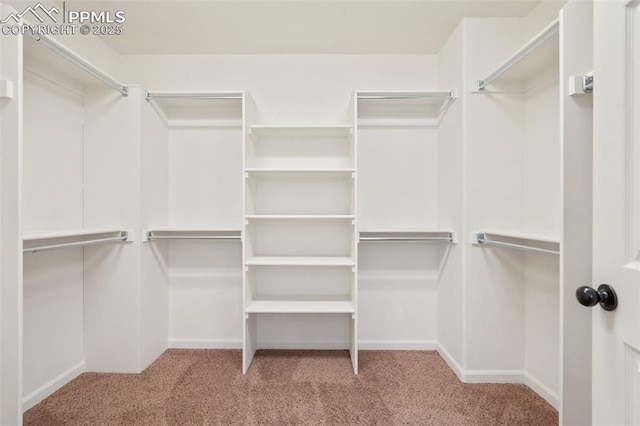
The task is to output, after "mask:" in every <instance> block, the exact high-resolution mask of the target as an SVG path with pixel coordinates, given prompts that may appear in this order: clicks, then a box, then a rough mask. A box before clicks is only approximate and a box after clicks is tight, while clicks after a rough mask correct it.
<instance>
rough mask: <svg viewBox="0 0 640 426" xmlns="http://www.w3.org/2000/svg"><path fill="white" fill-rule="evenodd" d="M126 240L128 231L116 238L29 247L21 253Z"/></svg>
mask: <svg viewBox="0 0 640 426" xmlns="http://www.w3.org/2000/svg"><path fill="white" fill-rule="evenodd" d="M128 239H129V231H120V235H119V236H117V237H109V238H98V239H95V240H85V241H76V242H73V243H61V244H51V245H48V246H38V247H29V248H23V249H22V252H23V253H39V252H41V251H48V250H56V249H61V248H71V247H83V246H90V245H95V244H106V243H115V242H122V241H127V240H128Z"/></svg>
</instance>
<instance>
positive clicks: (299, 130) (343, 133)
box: [249, 124, 353, 139]
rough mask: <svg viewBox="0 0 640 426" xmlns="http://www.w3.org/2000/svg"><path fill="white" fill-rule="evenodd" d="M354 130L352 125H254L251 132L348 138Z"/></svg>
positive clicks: (268, 135)
mask: <svg viewBox="0 0 640 426" xmlns="http://www.w3.org/2000/svg"><path fill="white" fill-rule="evenodd" d="M352 132H353V127H352V126H350V125H342V124H339V125H329V126H271V125H254V126H250V127H249V134H250V135H251V136H253V137H254V138H257V139H260V138H314V139H319V138H346V137H348V136H349V135H351V133H352Z"/></svg>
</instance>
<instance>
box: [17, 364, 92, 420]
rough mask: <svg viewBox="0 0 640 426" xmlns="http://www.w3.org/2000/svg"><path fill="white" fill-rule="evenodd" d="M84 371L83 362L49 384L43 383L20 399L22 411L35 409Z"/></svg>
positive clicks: (85, 366) (84, 365) (85, 365)
mask: <svg viewBox="0 0 640 426" xmlns="http://www.w3.org/2000/svg"><path fill="white" fill-rule="evenodd" d="M85 371H87V364H86V363H85V362H84V361H81V362H79V363H78V364H76V365H74V366H73V367H71V368H70V369H68V370H67V371H65V372H63V373H62V374H60V375H59V376H57V377H54V378H53V379H51V380H50V381H49V382H47V383H45V384H44V385H42V386H40V387H39V388H38V389H36V390H34V391H33V392H31V393H30V394H29V395H27V396H25V397H24V398H22V409H23V410H24V411H27V410H28V409H30V408H33V407H35V406H36V405H38V404H39V403H41V402H42V401H43V400H44V399H45V398H47V397H48V396H50V395H51V394H53V393H54V392H55V391H57V390H58V389H60V388H61V387H63V386H64V385H66V384H67V383H69V382H70V381H72V380H73V379H75V378H76V377H78V376H79V375H80V374H82V373H84V372H85Z"/></svg>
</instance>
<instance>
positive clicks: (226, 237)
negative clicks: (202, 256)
mask: <svg viewBox="0 0 640 426" xmlns="http://www.w3.org/2000/svg"><path fill="white" fill-rule="evenodd" d="M145 237H146V238H145V240H146V241H154V240H240V239H241V238H242V237H241V236H240V235H155V233H154V231H147V232H146V236H145Z"/></svg>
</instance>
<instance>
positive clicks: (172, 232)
mask: <svg viewBox="0 0 640 426" xmlns="http://www.w3.org/2000/svg"><path fill="white" fill-rule="evenodd" d="M241 239H242V231H241V230H240V229H211V228H155V229H150V230H147V231H145V232H144V241H153V240H241Z"/></svg>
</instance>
